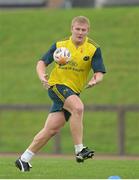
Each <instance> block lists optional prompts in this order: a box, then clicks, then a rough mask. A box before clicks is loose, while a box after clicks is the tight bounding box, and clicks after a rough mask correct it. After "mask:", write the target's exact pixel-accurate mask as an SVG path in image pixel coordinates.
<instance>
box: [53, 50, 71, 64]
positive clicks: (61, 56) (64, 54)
mask: <svg viewBox="0 0 139 180" xmlns="http://www.w3.org/2000/svg"><path fill="white" fill-rule="evenodd" d="M53 58H54V60H55V62H56V63H58V64H59V65H65V64H67V63H68V62H69V61H70V58H71V53H70V51H69V50H68V49H67V48H66V47H60V48H57V49H56V50H55V51H54V54H53Z"/></svg>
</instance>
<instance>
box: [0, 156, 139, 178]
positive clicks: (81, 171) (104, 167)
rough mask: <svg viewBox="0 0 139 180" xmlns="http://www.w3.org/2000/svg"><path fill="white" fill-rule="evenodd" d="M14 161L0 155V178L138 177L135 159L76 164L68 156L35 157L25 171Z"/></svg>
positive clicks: (89, 161)
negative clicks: (19, 168)
mask: <svg viewBox="0 0 139 180" xmlns="http://www.w3.org/2000/svg"><path fill="white" fill-rule="evenodd" d="M14 161H15V158H13V157H0V167H1V168H0V179H30V178H31V179H107V178H108V177H109V176H113V175H118V176H120V177H121V178H122V179H138V178H139V171H138V167H139V161H136V160H134V161H131V160H97V159H93V160H87V161H85V163H82V164H78V163H76V162H75V160H74V159H73V158H68V157H64V158H63V157H56V158H54V157H51V158H44V157H36V158H34V159H33V161H32V165H33V168H32V170H31V171H30V172H26V173H22V172H20V171H19V170H18V169H17V168H16V167H15V166H14ZM7 169H8V173H7Z"/></svg>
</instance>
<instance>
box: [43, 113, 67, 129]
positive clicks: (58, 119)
mask: <svg viewBox="0 0 139 180" xmlns="http://www.w3.org/2000/svg"><path fill="white" fill-rule="evenodd" d="M65 122H66V121H65V116H64V112H63V111H59V112H53V113H50V114H49V115H48V117H47V120H46V122H45V126H44V128H45V129H59V128H61V127H63V126H64V124H65Z"/></svg>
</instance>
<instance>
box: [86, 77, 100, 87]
mask: <svg viewBox="0 0 139 180" xmlns="http://www.w3.org/2000/svg"><path fill="white" fill-rule="evenodd" d="M96 84H97V83H96V81H95V79H93V80H91V81H89V83H88V84H87V85H86V86H85V89H88V88H91V87H93V86H95V85H96Z"/></svg>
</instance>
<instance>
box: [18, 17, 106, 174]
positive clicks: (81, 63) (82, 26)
mask: <svg viewBox="0 0 139 180" xmlns="http://www.w3.org/2000/svg"><path fill="white" fill-rule="evenodd" d="M89 29H90V22H89V20H88V19H87V18H86V17H84V16H77V17H75V18H74V19H73V20H72V23H71V37H69V38H67V39H65V40H62V41H58V42H56V43H55V44H53V45H52V46H51V48H50V49H49V50H48V52H47V53H46V54H45V55H44V56H43V57H42V58H41V59H40V60H39V61H38V63H37V68H36V69H37V74H38V77H39V79H40V81H41V82H42V84H43V86H44V87H45V88H46V89H48V94H49V96H50V98H51V99H52V101H53V106H52V108H51V110H50V113H49V115H48V117H47V120H46V123H45V125H44V127H43V129H42V130H41V131H40V132H39V133H38V134H37V135H36V136H35V137H34V139H33V141H32V143H31V144H30V146H29V147H28V148H27V150H26V151H25V152H24V153H23V154H22V155H21V157H20V158H19V159H17V160H16V162H15V164H16V166H17V167H18V168H19V169H20V170H21V171H29V170H30V168H31V167H32V166H31V164H30V163H29V162H30V160H31V159H32V157H33V156H34V155H35V154H36V153H37V152H38V151H39V150H40V149H41V148H42V147H43V146H44V145H46V144H47V142H48V141H49V140H50V139H51V137H52V136H54V135H55V134H56V133H57V132H59V130H60V129H61V128H62V127H63V126H64V124H65V123H66V121H68V120H69V124H70V130H71V135H72V138H73V142H74V147H75V155H76V161H77V162H84V160H86V159H88V158H92V156H93V155H94V151H93V150H90V149H89V148H87V147H85V146H84V145H83V113H84V105H83V103H82V101H81V99H80V97H79V94H80V93H81V92H82V90H83V88H84V87H85V85H86V83H87V76H88V74H89V71H90V70H91V69H93V71H94V75H93V77H92V78H91V80H90V81H89V82H88V84H87V88H91V87H93V86H95V85H96V84H97V83H99V82H100V81H102V79H103V74H104V73H105V67H104V64H103V59H102V55H101V50H100V47H99V46H98V45H97V44H96V43H94V41H92V40H91V39H89V38H88V37H87V35H88V32H89ZM58 47H66V48H68V49H69V51H70V53H71V60H70V62H69V63H68V64H66V65H64V66H60V65H58V64H55V67H54V68H53V70H52V72H51V74H50V77H49V78H48V77H47V76H46V74H45V72H46V70H47V67H48V65H49V64H51V63H52V62H53V61H54V60H53V53H54V51H55V50H56V48H58Z"/></svg>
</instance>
